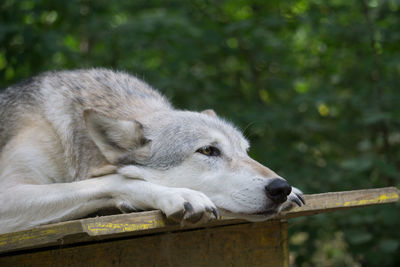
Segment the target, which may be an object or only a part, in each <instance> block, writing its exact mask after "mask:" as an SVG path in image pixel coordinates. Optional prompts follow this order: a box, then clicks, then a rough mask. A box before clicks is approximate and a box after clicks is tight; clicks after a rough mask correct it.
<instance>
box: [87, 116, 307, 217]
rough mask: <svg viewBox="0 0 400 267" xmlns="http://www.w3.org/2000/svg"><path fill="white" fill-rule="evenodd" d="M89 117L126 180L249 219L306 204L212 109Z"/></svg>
mask: <svg viewBox="0 0 400 267" xmlns="http://www.w3.org/2000/svg"><path fill="white" fill-rule="evenodd" d="M84 117H85V121H86V125H87V128H88V132H89V135H90V136H91V137H92V139H93V141H94V142H95V143H96V145H97V146H98V148H99V149H100V151H101V153H102V154H103V155H104V156H105V157H106V158H107V160H108V161H109V162H110V163H111V164H113V165H116V166H118V172H119V173H120V174H122V175H124V176H126V177H130V178H135V179H143V180H147V181H149V182H152V183H156V184H160V185H165V186H169V187H183V188H189V189H193V190H197V191H200V192H203V193H204V194H206V195H207V196H208V197H209V198H210V199H211V200H212V201H213V202H214V204H215V205H216V206H217V207H218V208H219V209H220V210H221V211H222V212H225V213H233V214H235V217H241V218H246V219H249V220H257V219H263V218H266V217H267V216H271V215H272V214H274V213H276V212H277V211H279V210H280V209H281V208H282V207H283V205H284V203H288V202H290V201H294V202H295V203H297V204H299V205H301V202H300V201H299V199H300V200H301V196H299V193H300V192H299V191H295V192H292V187H291V186H290V185H289V184H288V183H287V182H286V180H284V179H283V178H282V177H280V176H279V175H278V174H276V173H275V172H274V171H272V170H270V169H269V168H267V167H265V166H263V165H262V164H260V163H258V162H257V161H255V160H253V159H251V158H250V157H249V156H248V154H247V151H248V149H249V143H248V141H247V140H246V139H245V138H244V137H243V135H242V133H241V132H240V131H239V130H237V129H236V128H235V127H234V126H232V125H231V124H230V123H228V122H226V121H224V120H222V119H220V118H219V117H217V116H216V114H215V113H214V112H213V111H211V110H206V111H204V112H202V113H198V112H189V111H167V112H159V113H154V114H149V115H148V116H145V117H142V118H140V121H137V120H115V119H111V118H108V117H107V116H104V115H101V114H98V113H96V112H94V111H86V112H85V114H84ZM288 198H289V200H288Z"/></svg>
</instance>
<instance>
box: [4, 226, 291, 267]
mask: <svg viewBox="0 0 400 267" xmlns="http://www.w3.org/2000/svg"><path fill="white" fill-rule="evenodd" d="M285 233H287V223H286V222H281V221H277V220H273V221H268V222H263V223H253V224H247V223H246V224H239V225H229V226H222V227H213V228H207V229H192V230H187V231H180V232H173V233H168V234H166V233H161V234H157V235H146V236H141V237H140V238H130V239H120V240H114V241H113V242H100V243H95V244H89V245H88V244H84V245H80V246H75V247H65V248H59V249H58V248H57V249H52V250H45V251H37V252H35V253H31V252H27V253H24V254H20V255H9V256H3V257H0V266H218V267H220V266H277V267H279V266H282V267H287V266H288V262H287V259H288V254H287V253H288V249H287V243H286V242H287V238H285V236H284V235H285ZM282 235H283V236H282Z"/></svg>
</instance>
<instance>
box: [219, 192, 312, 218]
mask: <svg viewBox="0 0 400 267" xmlns="http://www.w3.org/2000/svg"><path fill="white" fill-rule="evenodd" d="M285 203H290V204H292V205H293V204H295V205H297V206H299V207H301V206H303V205H305V200H304V198H303V197H302V195H301V194H297V193H295V194H293V196H292V195H291V196H289V197H288V201H286V202H284V203H282V204H275V205H273V206H271V207H269V208H268V209H265V210H263V211H260V212H256V213H244V212H239V213H236V212H232V211H229V210H226V209H223V208H219V207H218V211H219V213H220V214H221V218H222V219H244V220H247V221H250V222H261V221H265V220H268V219H270V218H272V217H274V216H275V215H277V214H278V213H280V212H281V211H282V210H285ZM288 207H290V208H291V207H292V206H290V205H288ZM290 208H289V209H290Z"/></svg>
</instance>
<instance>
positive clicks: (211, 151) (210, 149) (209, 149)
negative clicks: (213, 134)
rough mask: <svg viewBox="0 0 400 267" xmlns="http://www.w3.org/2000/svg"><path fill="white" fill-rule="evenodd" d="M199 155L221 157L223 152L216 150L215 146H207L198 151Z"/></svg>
mask: <svg viewBox="0 0 400 267" xmlns="http://www.w3.org/2000/svg"><path fill="white" fill-rule="evenodd" d="M196 152H198V153H201V154H203V155H206V156H209V157H218V156H219V155H221V151H220V150H219V149H218V148H216V147H215V146H205V147H202V148H199V149H197V151H196Z"/></svg>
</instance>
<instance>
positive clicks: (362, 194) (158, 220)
mask: <svg viewBox="0 0 400 267" xmlns="http://www.w3.org/2000/svg"><path fill="white" fill-rule="evenodd" d="M399 198H400V192H399V190H398V189H397V188H395V187H385V188H377V189H366V190H354V191H344V192H330V193H323V194H313V195H304V199H305V201H306V205H305V206H303V207H296V208H294V209H292V210H290V211H287V212H283V213H281V214H280V215H278V216H275V217H274V218H271V219H288V218H293V217H299V216H309V215H313V214H318V213H325V212H331V211H335V210H341V209H349V208H355V207H362V206H368V205H378V204H385V203H392V202H396V201H398V200H399ZM236 223H245V221H243V220H236V219H233V218H222V219H221V220H218V221H214V222H210V223H207V224H204V225H200V226H194V227H184V229H191V228H204V227H215V226H222V225H227V224H236ZM178 230H182V227H180V225H179V224H176V223H171V222H169V221H168V220H167V219H166V218H165V216H164V215H163V214H162V213H161V212H160V211H158V210H157V211H147V212H138V213H130V214H120V215H111V216H104V217H96V218H87V219H81V220H75V221H68V222H62V223H56V224H50V225H45V226H41V227H37V228H34V229H30V230H25V231H20V232H14V233H8V234H2V235H0V253H5V252H10V251H15V250H22V249H28V248H29V249H31V248H39V247H49V246H59V245H66V244H73V243H79V242H86V241H94V240H102V239H110V238H118V237H127V236H132V235H144V234H148V233H157V232H169V231H178Z"/></svg>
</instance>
